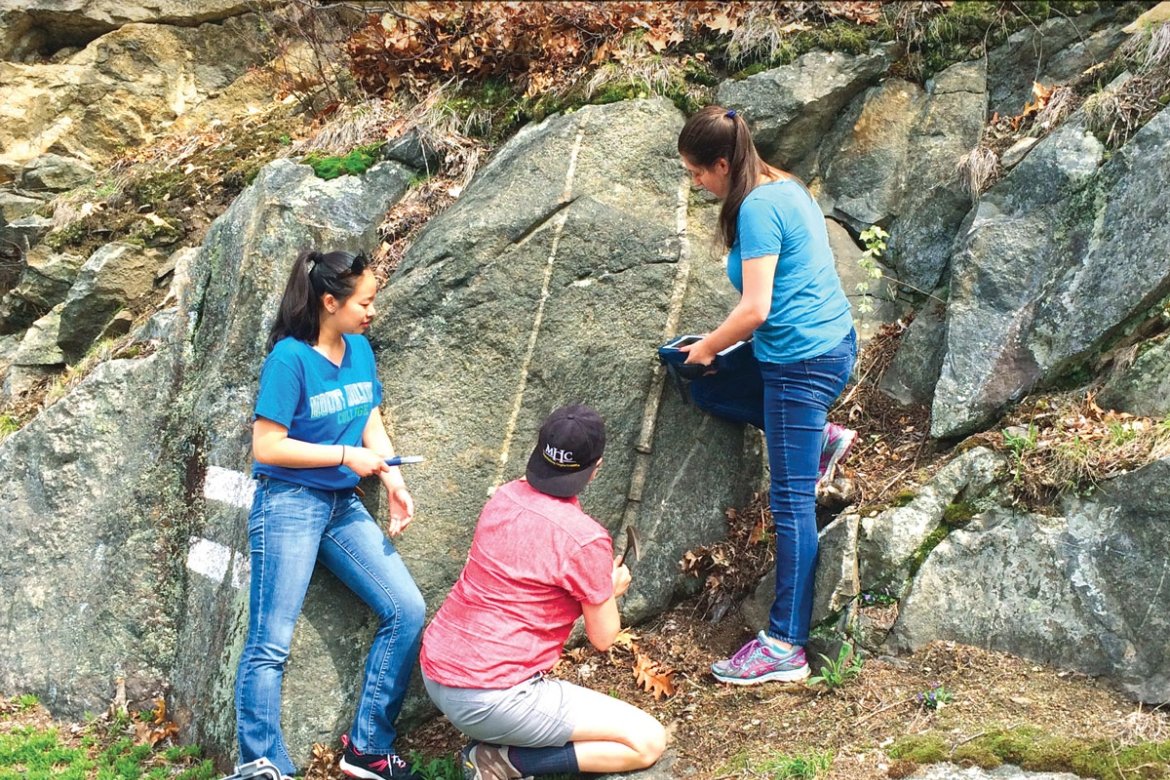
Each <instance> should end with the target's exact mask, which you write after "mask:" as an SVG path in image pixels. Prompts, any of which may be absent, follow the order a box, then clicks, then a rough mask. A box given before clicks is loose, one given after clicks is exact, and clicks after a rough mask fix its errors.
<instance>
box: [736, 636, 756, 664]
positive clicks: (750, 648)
mask: <svg viewBox="0 0 1170 780" xmlns="http://www.w3.org/2000/svg"><path fill="white" fill-rule="evenodd" d="M759 646H760V640H759V639H753V640H752V641H750V642H748V643H747V644H746V645H744V646H743V647H741V648H739V650H736V651H735V655H733V656H731V659H730V660H731V663H732V665H734V666H739V665H740V664H742V663H743V662H744V661H746V660H747V659H748V658H750V657H751V655H752V653H754V652H755V651H756V648H757V647H759Z"/></svg>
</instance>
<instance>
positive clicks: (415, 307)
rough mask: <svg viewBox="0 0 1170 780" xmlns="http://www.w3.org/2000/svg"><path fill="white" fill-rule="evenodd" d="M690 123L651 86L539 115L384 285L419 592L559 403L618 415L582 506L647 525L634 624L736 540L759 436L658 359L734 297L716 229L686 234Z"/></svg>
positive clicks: (448, 561) (612, 523)
mask: <svg viewBox="0 0 1170 780" xmlns="http://www.w3.org/2000/svg"><path fill="white" fill-rule="evenodd" d="M681 125H682V116H681V114H679V112H678V111H677V110H676V109H674V108H673V107H672V106H671V105H670V104H669V103H668V102H665V101H661V100H653V101H633V102H625V103H619V104H615V105H613V106H608V107H604V108H602V107H589V108H585V109H582V110H580V111H578V112H576V113H574V114H572V115H569V116H566V117H557V118H554V119H551V120H549V121H547V122H545V123H542V124H540V125H537V126H532V127H528V128H525V129H524V130H522V131H521V132H520V133H519V134H518V135H517V136H516V137H515V138H514V139H512V140H511V141H510V142H509V143H508V144H507V145H506V146H505V147H504V148H503V149H501V150H500V151H499V152H498V153H497V154H496V156H495V157H494V158H493V160H492V161H491V162H490V163H489V164H488V165H487V166H486V167H485V168H484V169H483V170H482V171H481V172H480V173H479V175H478V176H477V178H476V180H475V181H474V182H473V183H472V185H471V186H470V187H469V188H468V190H467V191H466V192H465V193H464V194H463V195H462V197H461V198H460V199H459V201H458V202H456V203H455V204H454V205H453V206H452V207H451V208H450V209H449V210H448V211H447V212H445V213H444V214H442V215H440V216H439V217H437V218H436V219H435V220H433V221H432V222H431V223H430V224H429V225H428V226H427V228H426V230H425V231H424V232H423V233H422V234H421V235H420V236H419V238H418V239H417V240H416V241H415V243H414V245H413V247H412V248H411V250H410V251H409V252H408V253H407V255H406V257H405V258H404V259H403V262H402V264H401V266H400V267H399V269H398V271H397V273H396V274H395V276H394V277H393V278H392V279H391V280H390V283H389V284H388V285H387V287H386V289H385V290H384V291H383V292H382V293H381V295H380V297H379V301H378V303H379V308H380V309H381V310H382V311H383V314H382V315H381V317H380V318H379V320H377V321H375V324H374V327H373V329H372V333H371V338H372V339H373V340H374V341H375V343H376V345H377V347H378V349H379V351H380V356H379V367H380V370H381V372H382V381H383V383H384V386H385V392H386V398H387V402H386V405H385V406H386V408H387V414H388V417H389V418H390V419H392V420H393V421H394V428H395V432H396V436H397V446H398V447H399V448H400V449H402V450H404V451H411V452H418V453H420V454H423V455H425V456H427V458H428V459H429V460H428V464H427V465H426V467H424V468H421V469H418V470H416V471H413V472H412V473H411V479H412V484H413V485H414V486H415V488H416V489H417V491H418V495H419V504H420V513H421V516H422V518H423V519H422V521H421V523H420V530H419V532H418V535H417V536H416V537H413V538H412V539H411V540H407V541H404V543H403V545H402V549H403V554H404V556H405V557H406V559H407V560H408V561H410V562H411V563H412V569H413V570H414V571H415V573H416V576H417V578H418V579H419V582H420V584H421V585H422V587H423V591H424V593H427V594H441V593H444V592H445V591H446V589H447V588H448V587H449V586H450V585H451V583H452V582H453V581H454V579H455V577H456V576H457V575H458V572H459V570H460V568H461V566H462V564H463V562H464V556H465V552H466V549H467V545H468V543H469V541H470V539H471V533H472V529H473V527H474V525H475V520H476V517H477V516H478V514H479V511H480V509H481V507H482V505H483V502H484V500H485V498H486V497H487V495H488V494H489V492H490V491H491V490H492V489H493V488H494V487H495V486H496V485H499V484H501V483H502V482H505V481H507V480H510V479H514V478H516V477H518V476H521V475H522V474H523V473H524V464H525V462H526V461H527V459H528V455H529V453H530V452H531V448H532V446H533V444H534V443H535V440H536V432H537V429H538V427H539V425H540V422H541V420H542V419H543V418H544V416H545V415H547V414H548V412H550V411H551V410H552V409H553V408H555V407H557V406H559V405H561V404H564V403H569V402H585V403H589V404H591V405H593V406H595V407H596V408H597V409H598V410H599V411H600V412H601V414H602V416H603V417H604V418H605V419H606V422H607V428H608V443H607V446H606V452H605V465H604V467H603V468H602V469H601V471H600V472H599V476H598V478H597V480H596V481H595V482H594V483H593V484H592V485H591V486H590V487H589V489H588V490H587V491H586V492H585V493H584V494H583V495H582V504H583V506H584V507H585V509H586V510H587V511H588V512H590V513H591V514H592V515H593V516H594V517H596V518H597V519H598V520H599V521H600V522H602V523H603V524H604V525H606V526H607V527H608V528H609V529H610V530H611V531H612V532H613V533H614V535H615V537H616V538H618V539H619V540H620V538H621V535H620V532H621V529H622V527H623V525H625V524H633V525H635V526H636V527H637V528H638V529H639V530H640V531H641V533H642V538H643V540H644V547H645V550H646V555H645V558H644V559H643V560H642V561H641V562H640V563H639V564H638V566H637V569H636V576H635V580H634V584H633V587H632V588H631V590H630V593H629V595H627V596H626V598H625V599H624V604H623V610H624V613H625V615H626V618H627V620H638V619H640V618H642V617H645V616H648V615H650V614H654V613H655V612H657V611H659V610H661V609H662V608H664V607H665V606H666V605H667V604H668V603H669V602H670V600H671V598H672V596H673V595H674V593H675V590H676V588H677V587H679V586H680V585H681V581H680V574H679V570H678V565H677V563H678V560H679V559H680V557H681V555H682V553H683V551H685V550H687V549H689V548H691V547H694V546H696V545H699V544H705V543H709V542H712V541H714V540H716V539H718V538H721V537H722V536H723V534H724V533H725V524H724V519H723V511H724V510H725V509H726V508H727V507H729V506H736V505H739V503H740V502H742V501H744V500H746V499H747V497H748V495H749V494H750V490H751V488H752V487H753V486H754V484H755V476H756V474H758V471H759V464H760V456H759V453H758V451H755V450H749V449H748V448H747V447H746V446H745V442H747V443H754V442H755V441H756V439H755V437H747V438H746V439H745V436H744V431H743V429H742V428H739V427H736V426H732V425H728V424H726V423H722V422H720V421H717V420H714V419H712V418H710V417H707V416H705V415H701V414H699V413H698V412H697V411H696V410H695V409H694V408H693V407H688V406H684V405H683V404H682V403H681V402H680V400H679V395H678V393H677V392H676V391H675V389H674V388H673V387H672V386H669V385H664V382H663V376H662V373H661V371H660V369H656V367H655V359H654V349H655V347H656V346H657V345H659V344H661V343H662V342H664V341H665V340H666V339H667V338H668V337H670V336H671V335H673V334H674V333H676V332H679V331H680V330H683V331H689V330H698V331H699V332H702V331H706V330H709V329H710V328H712V327H714V326H715V325H717V324H718V322H719V321H720V319H721V317H722V316H723V315H724V314H725V313H726V312H727V311H728V310H729V308H730V306H731V305H732V304H733V301H734V298H733V296H734V291H733V290H732V288H731V287H730V285H728V284H727V283H726V280H725V279H724V278H723V272H722V269H721V268H720V266H719V265H718V264H716V263H713V262H701V261H700V260H699V257H698V256H694V255H697V250H696V248H697V249H698V250H701V249H702V248H703V247H705V246H706V245H708V244H709V241H710V233H706V234H705V235H704V237H703V238H702V239H701V240H699V239H696V240H695V241H694V242H692V241H690V240H689V236H688V233H689V222H690V221H691V219H690V218H689V217H688V204H689V201H690V197H689V196H690V192H689V186H688V183H687V182H686V180H685V179H684V178H683V176H682V168H681V166H680V164H679V162H678V158H677V154H676V152H675V149H674V143H675V138H676V136H677V133H678V130H679V128H680V127H681ZM692 208H693V209H695V210H698V211H704V210H705V207H701V206H696V207H692ZM702 254H703V255H704V256H705V255H706V253H705V252H702ZM424 528H425V529H426V530H423V529H424ZM430 539H436V540H438V539H442V540H443V541H442V543H428V540H430ZM416 540H417V542H416ZM620 547H621V544H620V542H619V544H618V549H620ZM416 563H417V565H415V564H416Z"/></svg>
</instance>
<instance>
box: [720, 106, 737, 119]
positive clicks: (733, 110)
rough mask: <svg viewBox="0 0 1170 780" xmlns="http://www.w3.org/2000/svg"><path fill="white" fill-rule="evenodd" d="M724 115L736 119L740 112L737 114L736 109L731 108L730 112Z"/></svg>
mask: <svg viewBox="0 0 1170 780" xmlns="http://www.w3.org/2000/svg"><path fill="white" fill-rule="evenodd" d="M723 116H725V117H727V118H728V119H735V117H736V116H738V114H736V113H735V109H734V108H732V109H729V110H728V112H727V113H726V114H724V115H723Z"/></svg>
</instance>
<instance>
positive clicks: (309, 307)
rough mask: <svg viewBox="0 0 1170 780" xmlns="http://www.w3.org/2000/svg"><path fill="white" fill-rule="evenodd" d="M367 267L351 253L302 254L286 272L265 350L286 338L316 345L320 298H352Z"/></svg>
mask: <svg viewBox="0 0 1170 780" xmlns="http://www.w3.org/2000/svg"><path fill="white" fill-rule="evenodd" d="M366 265H367V260H366V258H365V256H364V255H360V254H354V253H353V252H324V253H322V252H315V251H305V252H301V254H300V255H299V256H298V257H297V259H296V261H295V262H294V263H293V267H292V271H290V272H289V275H288V282H287V283H286V284H285V286H284V295H282V296H281V298H280V308H279V309H278V310H277V312H276V321H275V322H273V323H272V330H271V331H269V333H268V351H269V352H271V351H272V348H273V347H274V346H276V342H278V341H280V340H281V339H282V338H284V337H285V336H292V337H293V338H296V339H300V340H301V341H305V342H308V343H310V344H314V343H316V341H317V332H318V331H319V330H320V328H321V297H322V296H323V295H325V293H329V294H330V295H332V296H333V297H334V298H336V299H337V300H339V301H344V300H345V299H346V298H348V297H349V296H351V295H353V290H354V288H355V287H356V286H357V280H358V277H359V276H361V275H362V272H363V271H365V270H366Z"/></svg>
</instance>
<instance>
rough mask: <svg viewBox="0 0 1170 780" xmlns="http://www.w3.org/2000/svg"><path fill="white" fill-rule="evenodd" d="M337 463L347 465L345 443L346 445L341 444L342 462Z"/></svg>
mask: <svg viewBox="0 0 1170 780" xmlns="http://www.w3.org/2000/svg"><path fill="white" fill-rule="evenodd" d="M337 465H338V466H344V465H345V445H344V444H342V445H341V462H340V463H338V464H337Z"/></svg>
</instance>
